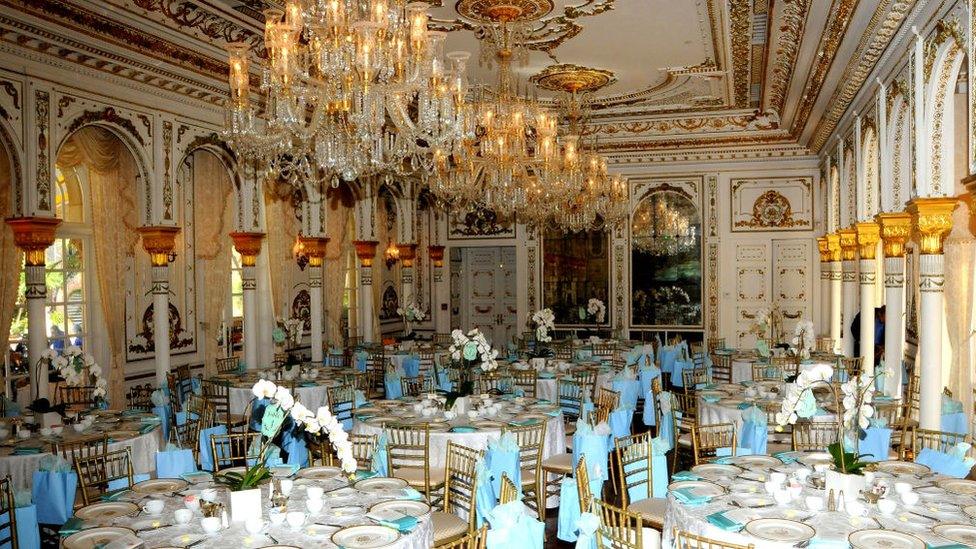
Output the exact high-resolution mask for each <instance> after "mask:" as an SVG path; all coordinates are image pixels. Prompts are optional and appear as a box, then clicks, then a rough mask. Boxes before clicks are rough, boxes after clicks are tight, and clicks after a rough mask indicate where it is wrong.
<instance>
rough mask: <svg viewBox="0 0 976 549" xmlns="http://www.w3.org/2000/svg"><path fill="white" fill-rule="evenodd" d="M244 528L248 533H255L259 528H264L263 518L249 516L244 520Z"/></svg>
mask: <svg viewBox="0 0 976 549" xmlns="http://www.w3.org/2000/svg"><path fill="white" fill-rule="evenodd" d="M244 529H245V530H247V533H248V534H251V535H254V534H257V533H258V532H260V531H261V530H264V519H261V518H259V517H251V518H249V519H247V520H246V521H244Z"/></svg>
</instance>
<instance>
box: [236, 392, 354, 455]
mask: <svg viewBox="0 0 976 549" xmlns="http://www.w3.org/2000/svg"><path fill="white" fill-rule="evenodd" d="M251 392H252V393H253V394H254V397H255V398H259V399H270V400H271V403H272V404H274V405H277V406H278V407H279V408H281V409H282V410H284V411H285V412H286V413H288V414H290V415H291V418H292V419H293V420H294V421H295V423H296V424H298V425H301V426H302V427H303V428H304V429H305V432H307V433H309V434H311V435H318V434H320V433H325V434H326V435H327V436H328V437H329V442H330V443H331V444H332V446H333V448H335V450H336V455H337V456H338V457H339V462H340V466H341V468H342V471H343V472H345V473H348V474H352V473H355V472H356V468H357V464H356V458H355V456H354V455H353V453H352V442H351V441H350V440H349V434H348V433H346V432H345V430H343V428H342V423H341V422H340V421H339V420H338V419H336V417H335V416H334V415H332V411H331V410H329V408H328V406H320V407H319V409H318V411H317V413H312V411H311V410H309V409H308V408H306V407H305V406H304V405H303V404H302V403H301V402H298V401H296V400H295V397H294V396H292V394H291V391H289V390H288V388H287V387H280V386H278V385H275V384H274V383H273V382H271V381H268V380H265V379H262V380H260V381H258V382H257V383H255V384H254V387H252V388H251ZM272 438H273V437H272ZM261 455H263V452H262V454H261Z"/></svg>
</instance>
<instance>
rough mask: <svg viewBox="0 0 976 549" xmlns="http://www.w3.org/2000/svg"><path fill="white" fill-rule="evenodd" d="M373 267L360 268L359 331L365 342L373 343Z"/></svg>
mask: <svg viewBox="0 0 976 549" xmlns="http://www.w3.org/2000/svg"><path fill="white" fill-rule="evenodd" d="M373 309H374V308H373V266H372V264H370V265H362V264H361V265H360V266H359V311H360V313H361V314H360V315H359V329H360V331H361V332H362V335H363V341H370V342H371V341H373V338H374V337H376V334H375V333H373V315H374V314H375V313H374V312H373Z"/></svg>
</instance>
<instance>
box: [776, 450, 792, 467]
mask: <svg viewBox="0 0 976 549" xmlns="http://www.w3.org/2000/svg"><path fill="white" fill-rule="evenodd" d="M773 457H774V458H776V459H778V460H780V461H782V462H783V463H785V464H786V465H789V464H791V463H796V452H792V451H789V452H776V453H775V454H773Z"/></svg>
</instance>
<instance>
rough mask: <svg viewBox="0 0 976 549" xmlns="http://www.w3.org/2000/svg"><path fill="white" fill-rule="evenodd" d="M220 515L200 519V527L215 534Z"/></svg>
mask: <svg viewBox="0 0 976 549" xmlns="http://www.w3.org/2000/svg"><path fill="white" fill-rule="evenodd" d="M220 525H221V522H220V517H207V518H205V519H203V520H201V521H200V527H201V528H203V531H204V532H205V533H207V534H216V533H217V532H218V531H219V530H220Z"/></svg>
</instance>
